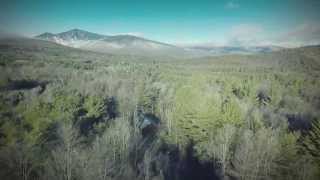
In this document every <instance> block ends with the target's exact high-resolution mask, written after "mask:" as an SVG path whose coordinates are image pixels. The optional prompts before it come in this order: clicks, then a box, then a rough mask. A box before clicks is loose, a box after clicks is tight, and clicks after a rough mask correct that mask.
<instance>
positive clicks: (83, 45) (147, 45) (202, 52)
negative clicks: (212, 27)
mask: <svg viewBox="0 0 320 180" xmlns="http://www.w3.org/2000/svg"><path fill="white" fill-rule="evenodd" d="M35 38H36V39H41V40H47V41H52V42H55V43H57V44H61V45H65V46H70V47H74V48H80V49H85V50H90V51H95V52H103V53H113V54H132V55H144V56H148V55H151V56H153V55H161V56H177V57H189V56H212V55H225V54H252V53H261V52H272V51H276V50H280V49H282V48H281V47H276V46H251V47H242V46H199V45H197V46H188V47H183V46H176V45H171V44H167V43H163V42H158V41H153V40H149V39H145V38H142V37H137V36H133V35H101V34H97V33H92V32H88V31H85V30H80V29H72V30H69V31H66V32H61V33H57V34H54V33H49V32H45V33H43V34H40V35H38V36H35Z"/></svg>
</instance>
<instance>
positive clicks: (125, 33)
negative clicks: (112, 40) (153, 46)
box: [107, 32, 144, 37]
mask: <svg viewBox="0 0 320 180" xmlns="http://www.w3.org/2000/svg"><path fill="white" fill-rule="evenodd" d="M107 34H112V35H130V36H137V37H144V34H143V33H142V32H124V33H107Z"/></svg>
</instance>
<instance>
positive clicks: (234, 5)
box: [225, 1, 240, 9]
mask: <svg viewBox="0 0 320 180" xmlns="http://www.w3.org/2000/svg"><path fill="white" fill-rule="evenodd" d="M239 7H240V5H239V4H238V3H236V2H234V1H229V2H228V3H227V4H226V5H225V8H226V9H237V8H239Z"/></svg>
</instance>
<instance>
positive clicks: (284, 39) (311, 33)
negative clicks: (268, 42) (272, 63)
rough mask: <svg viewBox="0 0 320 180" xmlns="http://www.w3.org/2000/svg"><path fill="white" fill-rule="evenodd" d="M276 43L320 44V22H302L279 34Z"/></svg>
mask: <svg viewBox="0 0 320 180" xmlns="http://www.w3.org/2000/svg"><path fill="white" fill-rule="evenodd" d="M275 43H277V44H279V45H281V46H286V47H297V46H306V45H316V44H320V24H319V23H317V22H307V23H303V24H300V25H298V26H296V27H294V28H292V29H291V30H290V31H287V32H284V33H282V34H281V35H279V37H277V38H276V39H275Z"/></svg>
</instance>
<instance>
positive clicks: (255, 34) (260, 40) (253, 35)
mask: <svg viewBox="0 0 320 180" xmlns="http://www.w3.org/2000/svg"><path fill="white" fill-rule="evenodd" d="M265 34H266V33H265V31H264V29H263V27H262V26H260V25H258V24H239V25H236V26H233V27H232V28H231V30H230V32H229V33H227V38H226V44H227V45H230V46H257V45H259V46H262V45H266V44H267V43H268V42H267V41H266V40H265V37H264V36H265Z"/></svg>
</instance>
